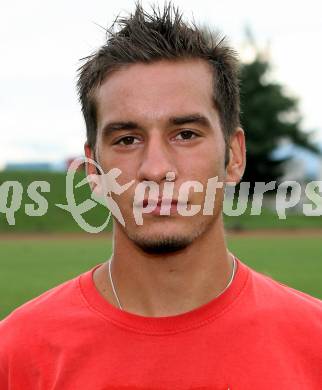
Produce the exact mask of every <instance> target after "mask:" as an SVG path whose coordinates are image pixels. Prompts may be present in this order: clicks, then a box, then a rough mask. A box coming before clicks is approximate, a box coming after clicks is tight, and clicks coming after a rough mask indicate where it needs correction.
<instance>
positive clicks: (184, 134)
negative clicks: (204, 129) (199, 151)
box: [175, 130, 198, 141]
mask: <svg viewBox="0 0 322 390" xmlns="http://www.w3.org/2000/svg"><path fill="white" fill-rule="evenodd" d="M196 137H198V135H197V134H196V133H195V132H194V131H191V130H183V131H181V132H180V133H179V134H177V136H176V137H175V138H176V139H179V140H180V141H186V140H190V139H194V138H196Z"/></svg>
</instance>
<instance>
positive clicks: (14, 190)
mask: <svg viewBox="0 0 322 390" xmlns="http://www.w3.org/2000/svg"><path fill="white" fill-rule="evenodd" d="M84 162H85V163H86V165H87V166H90V165H91V166H93V167H95V169H96V173H95V174H89V175H87V176H86V177H85V178H84V179H82V180H81V181H80V182H79V183H77V184H76V183H75V181H76V178H75V176H76V172H77V171H78V170H79V168H80V167H81V166H83V165H84ZM121 175H122V172H121V170H120V169H119V168H117V167H115V168H112V169H110V170H109V171H108V172H104V171H103V169H102V168H101V167H100V165H99V164H98V163H97V162H96V161H94V160H92V159H89V158H79V159H75V160H74V161H73V162H72V163H71V165H70V166H69V169H68V171H67V174H66V202H67V203H66V204H60V203H57V204H55V206H57V207H59V208H61V209H63V210H65V211H67V212H68V213H70V214H71V216H72V217H73V218H74V220H75V221H76V223H77V224H78V225H79V226H80V227H81V228H82V229H83V230H85V231H86V232H89V233H99V232H101V231H103V230H104V229H105V228H106V227H107V225H108V223H109V221H110V219H111V216H112V215H113V217H114V218H115V220H116V221H118V222H119V223H120V224H121V225H122V226H125V223H126V221H125V220H124V217H123V215H122V212H121V209H120V207H119V205H118V203H117V202H116V201H115V200H114V198H113V195H121V194H123V193H124V192H126V191H128V190H129V189H130V188H131V187H132V186H133V185H134V183H135V180H134V179H133V180H131V181H129V182H127V183H125V184H123V185H121V184H119V182H118V179H119V178H120V176H121ZM175 179H176V176H175V173H174V172H168V173H167V174H166V178H165V181H164V182H163V183H162V191H160V189H161V186H160V185H159V184H158V183H155V182H153V181H142V182H139V183H137V185H136V186H135V188H132V189H131V191H132V193H131V197H133V204H132V211H133V217H134V220H135V223H136V224H137V225H138V226H140V225H143V221H144V216H145V215H147V214H151V213H154V214H155V215H158V216H170V215H171V214H172V213H173V212H174V211H175V213H176V214H178V215H180V216H183V217H193V216H195V215H197V214H198V213H199V214H202V215H205V216H211V215H213V213H214V210H215V200H216V194H217V190H218V189H220V190H221V191H223V194H224V202H223V213H224V214H225V215H227V216H241V215H242V214H244V213H245V212H246V210H250V215H252V216H255V215H257V216H258V215H261V213H262V211H263V200H264V194H265V193H267V192H269V191H272V190H274V191H275V192H274V205H271V206H273V207H270V208H271V209H273V208H275V211H276V213H277V215H278V218H279V219H286V211H287V210H291V209H292V208H294V207H299V205H300V206H301V207H302V212H303V214H304V215H305V216H322V196H321V194H322V181H311V182H309V183H307V184H306V186H305V189H304V191H303V189H302V186H301V185H300V183H297V182H296V181H284V182H282V183H280V184H279V185H277V183H276V181H270V182H268V183H265V182H256V183H255V186H254V190H253V194H252V197H250V183H249V182H241V183H240V185H239V191H238V194H236V183H223V182H221V181H219V180H218V177H217V176H216V177H212V178H209V179H208V180H207V183H206V184H202V183H201V182H199V181H196V180H190V181H185V182H183V183H181V185H180V186H179V188H175ZM84 185H90V187H91V195H90V198H89V199H86V200H84V201H83V202H80V203H79V204H77V201H76V199H75V194H74V191H75V189H77V188H80V187H82V186H84ZM23 191H24V188H23V186H22V184H21V183H19V182H18V181H6V182H4V183H2V184H1V185H0V213H2V214H4V215H5V217H6V220H7V222H8V224H9V225H15V223H16V219H15V213H16V212H17V211H18V210H19V209H20V208H21V207H22V200H26V199H27V198H28V199H29V200H30V201H31V202H33V203H29V202H28V203H26V204H25V205H24V212H25V214H26V215H28V216H31V217H32V216H33V217H40V216H43V215H45V214H46V213H47V211H48V201H47V199H46V198H45V196H44V195H43V194H44V193H48V192H50V183H48V182H46V181H34V182H32V183H30V184H29V185H28V187H27V197H26V196H24V197H23ZM191 193H203V194H204V201H203V204H191V202H190V200H191V196H190V194H191ZM307 199H309V201H310V202H311V203H306V201H307ZM98 204H100V205H103V206H104V207H105V208H106V209H107V210H108V212H107V217H106V220H105V221H104V222H103V223H102V224H101V225H99V226H93V225H92V224H90V223H88V222H87V221H86V219H85V217H84V214H85V213H86V212H87V211H90V210H92V209H93V208H94V207H96V206H97V205H98Z"/></svg>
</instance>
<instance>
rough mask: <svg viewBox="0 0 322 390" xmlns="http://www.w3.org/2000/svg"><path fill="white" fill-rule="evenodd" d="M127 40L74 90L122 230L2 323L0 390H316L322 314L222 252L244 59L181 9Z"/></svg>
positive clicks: (126, 28) (94, 64) (313, 302)
mask: <svg viewBox="0 0 322 390" xmlns="http://www.w3.org/2000/svg"><path fill="white" fill-rule="evenodd" d="M118 24H119V26H120V29H119V30H114V31H111V32H110V36H109V38H108V40H107V42H106V44H105V45H104V46H103V47H102V48H101V49H100V50H99V51H98V52H97V53H95V54H94V55H93V56H91V57H89V58H88V59H87V62H86V63H85V64H84V65H83V66H82V68H81V70H80V77H79V82H78V86H79V93H80V99H81V103H82V109H83V113H84V117H85V121H86V126H87V143H86V145H85V153H86V156H87V157H88V159H93V160H95V161H96V162H97V163H98V164H99V165H100V167H101V168H102V170H103V171H104V172H109V171H110V170H111V169H114V168H117V169H119V170H120V171H121V172H122V174H121V175H120V176H119V178H118V184H119V185H120V186H123V185H124V186H125V185H126V184H127V183H129V182H131V181H132V180H134V185H133V186H131V187H129V188H128V189H127V190H126V191H124V192H122V193H120V194H119V195H115V194H114V195H113V197H114V200H115V201H116V203H117V205H118V207H119V209H120V211H121V214H122V216H123V218H124V222H125V224H124V226H123V225H122V224H121V223H119V222H118V221H117V220H115V224H114V240H113V245H114V247H113V256H112V259H111V261H109V262H106V263H104V264H101V265H99V266H97V267H95V269H93V270H91V271H89V272H87V273H85V274H83V275H81V276H80V277H78V278H75V279H74V280H71V281H69V282H66V283H65V284H63V285H61V286H58V287H56V288H54V289H53V290H50V291H48V292H47V293H45V294H43V295H42V296H40V297H39V298H36V299H35V300H33V301H31V302H29V303H27V304H26V305H24V306H22V307H21V308H19V309H17V310H16V311H14V312H13V313H12V314H11V315H10V316H9V317H8V318H7V319H5V320H4V321H3V322H2V324H1V327H0V334H1V351H0V388H1V389H11V390H12V389H23V390H29V389H46V390H47V389H64V390H67V389H77V390H79V389H91V390H92V389H225V390H227V389H231V390H235V389H236V390H241V389H247V390H249V389H261V390H263V389H270V390H271V389H292V390H297V389H301V390H305V389H310V390H313V389H320V388H321V387H322V342H321V336H322V304H321V301H319V300H318V299H315V298H313V297H310V296H308V295H306V294H304V293H301V292H299V291H296V290H294V289H292V288H289V287H287V286H284V285H282V284H280V283H277V282H275V281H273V280H272V279H270V278H269V277H267V276H264V275H261V274H259V273H257V272H255V271H253V270H252V269H250V268H249V267H247V266H246V265H245V264H244V263H243V262H241V261H240V260H239V259H236V258H235V256H234V255H233V254H232V253H230V252H229V251H228V249H227V246H226V242H225V234H224V227H223V220H222V201H223V194H224V187H225V185H226V183H228V182H232V183H237V182H239V181H240V180H241V177H242V174H243V172H244V168H245V139H244V132H243V130H242V129H241V128H240V127H239V94H238V80H237V61H236V57H235V54H234V52H233V51H232V50H231V49H230V48H229V47H227V46H226V44H225V42H224V41H223V40H219V39H218V37H217V36H215V35H210V34H209V33H206V32H203V31H200V30H198V29H197V28H196V27H191V26H190V27H189V26H187V25H186V24H184V23H183V21H182V19H181V15H180V14H179V13H178V12H177V11H176V10H173V8H172V7H171V6H166V7H165V9H164V10H163V11H162V12H160V11H158V12H156V11H155V12H154V13H153V14H152V15H149V14H147V13H146V12H145V11H144V10H143V9H142V8H141V7H140V6H137V8H136V12H135V14H134V15H131V16H130V17H129V18H123V19H118ZM87 169H88V173H89V174H90V175H95V174H96V168H95V166H94V165H93V164H91V163H88V166H87ZM212 178H217V180H218V184H219V183H222V184H223V186H222V187H220V185H218V186H216V197H215V200H214V202H213V207H212V210H211V211H212V212H211V213H210V212H209V209H208V208H209V207H208V206H209V204H208V205H207V208H206V212H204V210H205V208H204V205H205V204H206V203H207V202H208V201H209V196H210V195H211V191H214V189H212V190H211V191H210V192H208V193H207V191H206V188H209V183H210V181H209V180H211V179H212ZM197 182H198V183H199V184H198V185H197V184H196V183H197ZM171 183H172V184H171ZM186 183H188V185H186ZM142 184H144V185H147V187H146V188H149V187H148V186H149V185H150V189H151V188H155V187H153V186H155V185H157V186H158V188H159V190H160V191H159V192H156V193H153V194H154V195H153V196H152V195H151V193H149V190H148V189H147V191H143V195H142V197H143V199H141V200H140V198H136V195H137V192H136V188H138V186H140V185H142ZM152 184H153V185H152ZM171 185H172V187H171ZM92 187H93V190H95V185H94V184H93V185H92ZM142 188H143V190H144V188H145V187H142ZM182 188H184V190H185V191H184V190H182ZM171 189H172V190H171ZM181 190H182V191H181ZM151 191H152V190H151ZM152 192H153V191H152ZM169 194H170V195H169ZM185 201H186V202H185ZM208 203H209V202H208ZM151 205H152V206H153V207H151V210H150V212H147V210H146V208H148V207H150V206H151ZM198 206H200V207H198ZM201 206H203V208H201ZM194 207H197V209H198V210H199V212H197V213H192V212H191V210H194V209H193V208H194ZM142 210H145V212H144V213H143V212H142ZM180 210H181V212H179V211H180ZM202 210H203V212H202ZM139 211H141V216H142V219H143V223H142V224H140V223H137V219H136V218H135V215H136V213H138V212H139ZM250 250H251V248H250Z"/></svg>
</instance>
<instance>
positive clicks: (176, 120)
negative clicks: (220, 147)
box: [102, 114, 210, 135]
mask: <svg viewBox="0 0 322 390" xmlns="http://www.w3.org/2000/svg"><path fill="white" fill-rule="evenodd" d="M167 123H168V124H170V125H172V126H182V125H186V124H189V123H197V124H200V125H201V126H204V127H210V121H209V120H208V119H207V118H206V117H205V116H204V115H201V114H189V115H181V116H172V117H170V118H169V119H168V121H167ZM140 127H141V126H139V124H138V123H136V122H133V121H124V122H122V121H119V122H110V123H107V124H106V125H104V126H103V129H102V133H103V134H106V135H111V134H112V133H114V132H118V131H123V130H136V129H138V128H140Z"/></svg>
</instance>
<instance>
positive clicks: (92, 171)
mask: <svg viewBox="0 0 322 390" xmlns="http://www.w3.org/2000/svg"><path fill="white" fill-rule="evenodd" d="M84 152H85V156H86V162H85V170H86V177H87V178H89V177H91V175H93V176H95V175H97V169H96V166H95V165H94V164H92V163H91V162H90V161H89V160H93V161H95V154H94V151H93V149H92V148H91V147H90V145H89V144H88V143H87V142H86V143H85V145H84ZM89 185H90V187H91V190H92V191H94V189H95V183H94V182H93V181H91V180H89Z"/></svg>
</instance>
